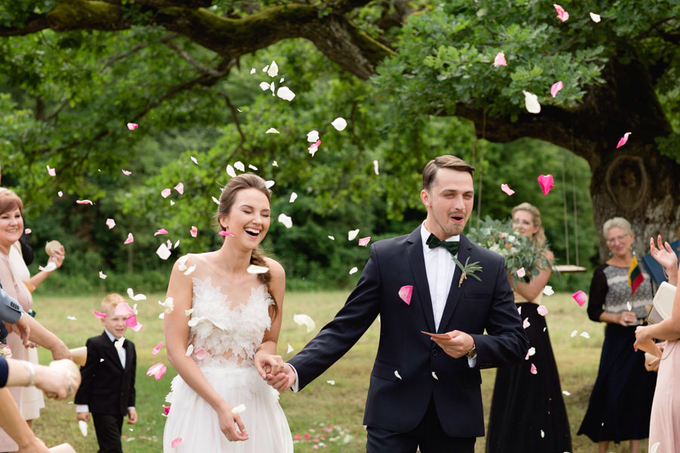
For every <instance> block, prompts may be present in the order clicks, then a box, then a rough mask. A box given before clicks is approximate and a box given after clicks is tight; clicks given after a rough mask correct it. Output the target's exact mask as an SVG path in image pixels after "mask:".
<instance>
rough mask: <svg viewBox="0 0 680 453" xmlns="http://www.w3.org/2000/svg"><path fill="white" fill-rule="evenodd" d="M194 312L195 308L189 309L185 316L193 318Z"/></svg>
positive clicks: (185, 311)
mask: <svg viewBox="0 0 680 453" xmlns="http://www.w3.org/2000/svg"><path fill="white" fill-rule="evenodd" d="M193 312H194V309H193V308H189V309H187V310H184V316H191V314H192V313H193Z"/></svg>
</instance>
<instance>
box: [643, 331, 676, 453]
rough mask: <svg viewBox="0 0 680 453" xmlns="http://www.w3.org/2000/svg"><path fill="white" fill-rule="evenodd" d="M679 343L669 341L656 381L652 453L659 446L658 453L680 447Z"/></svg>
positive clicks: (650, 441)
mask: <svg viewBox="0 0 680 453" xmlns="http://www.w3.org/2000/svg"><path fill="white" fill-rule="evenodd" d="M679 342H680V341H669V342H668V344H667V345H666V349H664V352H663V356H662V359H661V364H660V365H659V376H658V378H657V380H656V391H655V392H654V403H653V404H652V419H651V421H650V427H649V451H652V448H653V446H654V445H655V444H657V443H658V444H659V446H658V447H657V450H656V452H657V453H673V452H675V451H677V449H678V446H680V381H678V376H680V345H678V343H679Z"/></svg>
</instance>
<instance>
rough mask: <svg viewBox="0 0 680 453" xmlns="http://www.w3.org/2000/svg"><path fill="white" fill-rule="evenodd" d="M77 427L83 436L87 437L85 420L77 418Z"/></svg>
mask: <svg viewBox="0 0 680 453" xmlns="http://www.w3.org/2000/svg"><path fill="white" fill-rule="evenodd" d="M78 428H80V433H81V434H82V435H83V437H87V422H86V421H85V420H78Z"/></svg>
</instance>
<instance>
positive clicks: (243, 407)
mask: <svg viewBox="0 0 680 453" xmlns="http://www.w3.org/2000/svg"><path fill="white" fill-rule="evenodd" d="M245 410H246V405H245V404H239V405H238V406H236V407H235V408H233V409H232V410H231V413H232V414H240V413H241V412H243V411H245Z"/></svg>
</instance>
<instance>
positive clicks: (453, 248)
mask: <svg viewBox="0 0 680 453" xmlns="http://www.w3.org/2000/svg"><path fill="white" fill-rule="evenodd" d="M425 243H426V244H427V246H428V247H430V248H431V249H436V248H437V247H444V248H445V249H446V250H448V251H449V252H450V253H451V255H455V254H456V253H458V246H459V245H460V241H441V240H439V238H438V237H437V236H435V235H434V234H430V237H429V238H427V242H425Z"/></svg>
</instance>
